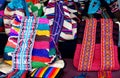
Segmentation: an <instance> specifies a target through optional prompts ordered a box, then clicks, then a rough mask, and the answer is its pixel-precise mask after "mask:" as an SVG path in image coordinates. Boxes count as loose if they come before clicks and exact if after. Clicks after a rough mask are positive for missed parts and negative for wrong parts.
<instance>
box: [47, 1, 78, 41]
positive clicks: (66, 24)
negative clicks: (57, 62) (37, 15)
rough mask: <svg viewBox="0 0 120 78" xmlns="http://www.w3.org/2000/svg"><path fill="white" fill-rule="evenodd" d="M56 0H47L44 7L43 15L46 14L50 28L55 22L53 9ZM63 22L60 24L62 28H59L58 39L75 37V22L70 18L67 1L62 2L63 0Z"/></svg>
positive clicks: (63, 39)
mask: <svg viewBox="0 0 120 78" xmlns="http://www.w3.org/2000/svg"><path fill="white" fill-rule="evenodd" d="M60 1H62V0H59V1H58V2H60ZM56 2H57V1H54V0H52V1H49V2H48V5H47V7H46V9H45V15H46V16H47V18H48V19H49V20H50V27H51V28H52V26H53V24H54V22H56V21H55V20H54V18H55V13H56V10H55V7H56V5H57V3H56ZM61 7H63V10H61V11H63V13H64V14H63V16H64V18H63V20H64V21H63V24H62V26H63V27H62V30H61V33H60V38H59V41H65V40H73V39H75V38H76V32H77V23H76V22H75V21H74V20H73V19H72V17H71V15H70V13H71V12H70V10H69V8H68V7H67V2H64V1H63V6H61Z"/></svg>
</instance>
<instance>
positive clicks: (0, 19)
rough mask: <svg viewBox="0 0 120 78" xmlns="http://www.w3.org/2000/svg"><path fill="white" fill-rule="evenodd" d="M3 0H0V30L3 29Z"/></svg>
mask: <svg viewBox="0 0 120 78" xmlns="http://www.w3.org/2000/svg"><path fill="white" fill-rule="evenodd" d="M4 8H5V0H2V1H0V32H3V31H4V25H3V16H4Z"/></svg>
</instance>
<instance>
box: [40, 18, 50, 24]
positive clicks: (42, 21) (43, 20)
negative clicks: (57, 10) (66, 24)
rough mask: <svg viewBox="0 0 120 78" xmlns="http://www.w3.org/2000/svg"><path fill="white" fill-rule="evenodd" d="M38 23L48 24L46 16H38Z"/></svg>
mask: <svg viewBox="0 0 120 78" xmlns="http://www.w3.org/2000/svg"><path fill="white" fill-rule="evenodd" d="M39 23H42V24H48V23H49V20H47V19H46V18H40V19H39Z"/></svg>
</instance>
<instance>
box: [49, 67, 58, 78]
mask: <svg viewBox="0 0 120 78" xmlns="http://www.w3.org/2000/svg"><path fill="white" fill-rule="evenodd" d="M59 70H60V69H59V68H56V70H55V72H54V74H53V75H52V76H51V78H55V77H56V75H57V74H58V72H59Z"/></svg>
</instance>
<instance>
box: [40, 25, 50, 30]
mask: <svg viewBox="0 0 120 78" xmlns="http://www.w3.org/2000/svg"><path fill="white" fill-rule="evenodd" d="M38 30H49V26H48V24H39V25H38Z"/></svg>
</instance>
